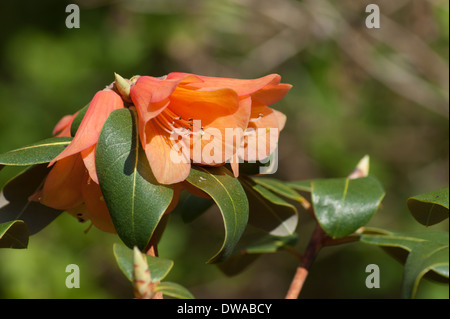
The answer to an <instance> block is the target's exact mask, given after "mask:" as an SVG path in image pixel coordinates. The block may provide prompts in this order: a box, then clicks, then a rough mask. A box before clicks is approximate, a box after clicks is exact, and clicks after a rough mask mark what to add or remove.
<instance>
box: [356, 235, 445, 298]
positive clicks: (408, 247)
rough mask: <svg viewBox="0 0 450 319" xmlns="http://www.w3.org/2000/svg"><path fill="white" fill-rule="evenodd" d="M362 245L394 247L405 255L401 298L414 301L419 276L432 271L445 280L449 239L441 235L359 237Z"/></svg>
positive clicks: (420, 277)
mask: <svg viewBox="0 0 450 319" xmlns="http://www.w3.org/2000/svg"><path fill="white" fill-rule="evenodd" d="M360 240H361V241H362V242H364V243H368V244H373V245H378V246H384V247H398V248H401V249H403V250H405V251H407V252H408V256H407V258H406V261H405V269H404V274H403V284H402V297H403V298H414V297H415V295H416V292H417V288H418V286H419V282H420V280H421V279H422V277H423V276H424V275H425V274H426V273H428V272H430V271H432V272H434V273H435V275H439V276H442V277H444V278H447V279H448V278H449V237H448V233H444V232H421V233H393V232H392V233H385V234H372V235H370V234H363V235H362V236H361V238H360Z"/></svg>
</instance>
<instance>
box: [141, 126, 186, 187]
mask: <svg viewBox="0 0 450 319" xmlns="http://www.w3.org/2000/svg"><path fill="white" fill-rule="evenodd" d="M141 136H142V134H141ZM142 139H143V140H142ZM141 141H142V144H143V147H144V150H145V154H146V156H147V159H148V162H149V164H150V167H151V169H152V172H153V175H155V178H156V180H157V181H158V182H159V183H161V184H174V183H178V182H182V181H184V180H185V179H186V177H187V176H188V175H189V171H190V169H191V164H190V159H189V155H188V154H186V152H189V150H188V148H187V147H186V145H185V144H184V142H183V140H180V141H174V140H171V139H170V136H169V133H167V132H165V131H164V130H162V129H161V127H159V126H158V124H157V123H155V121H149V122H148V123H147V125H146V127H145V135H144V137H143V138H142V137H141Z"/></svg>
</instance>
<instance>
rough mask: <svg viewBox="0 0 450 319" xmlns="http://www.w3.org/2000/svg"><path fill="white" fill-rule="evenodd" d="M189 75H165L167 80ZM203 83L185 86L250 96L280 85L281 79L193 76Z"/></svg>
mask: <svg viewBox="0 0 450 319" xmlns="http://www.w3.org/2000/svg"><path fill="white" fill-rule="evenodd" d="M189 75H193V74H189V73H179V72H174V73H170V74H168V75H167V79H180V78H183V77H187V76H189ZM195 76H196V77H197V78H199V79H201V80H202V81H203V82H191V83H189V84H187V85H188V86H189V87H191V88H195V89H201V88H208V87H213V88H230V89H232V90H234V91H235V92H236V93H237V94H238V95H239V96H244V95H250V94H252V93H254V92H256V91H258V90H260V89H262V88H264V87H265V86H267V85H277V84H278V83H280V80H281V77H280V75H278V74H269V75H266V76H263V77H261V78H258V79H231V78H219V77H210V76H202V75H195Z"/></svg>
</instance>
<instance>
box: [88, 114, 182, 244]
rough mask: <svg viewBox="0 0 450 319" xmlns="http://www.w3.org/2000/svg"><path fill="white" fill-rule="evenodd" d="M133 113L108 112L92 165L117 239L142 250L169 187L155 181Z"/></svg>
mask: <svg viewBox="0 0 450 319" xmlns="http://www.w3.org/2000/svg"><path fill="white" fill-rule="evenodd" d="M137 130H138V128H137V122H136V115H135V113H134V112H133V111H131V110H129V109H120V110H115V111H114V112H112V113H111V114H110V115H109V117H108V119H107V120H106V122H105V124H104V126H103V129H102V131H101V133H100V137H99V139H98V143H97V149H96V155H95V160H96V162H95V163H96V168H97V175H98V178H99V182H100V187H101V189H102V193H103V196H104V198H105V202H106V204H107V206H108V209H109V212H110V214H111V218H112V221H113V223H114V226H115V228H116V230H117V234H118V235H119V237H120V238H121V240H122V241H123V242H124V243H125V244H126V245H127V246H128V247H130V248H133V247H134V246H137V247H138V248H139V249H140V250H144V249H145V247H146V246H147V245H148V243H149V241H150V239H151V237H152V236H153V233H154V231H155V229H156V228H157V226H158V224H159V223H160V221H161V218H162V217H163V215H164V212H165V211H166V209H167V207H168V206H169V204H170V202H171V201H172V197H173V188H172V187H171V186H167V185H161V184H159V183H158V182H157V181H156V179H155V177H154V175H153V173H152V171H151V169H150V166H149V164H148V160H147V157H146V156H145V152H144V150H143V149H142V147H141V145H140V143H139V140H138V131H137Z"/></svg>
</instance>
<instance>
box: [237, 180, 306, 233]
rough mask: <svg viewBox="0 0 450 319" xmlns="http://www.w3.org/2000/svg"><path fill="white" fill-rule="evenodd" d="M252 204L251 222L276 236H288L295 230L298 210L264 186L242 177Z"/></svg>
mask: <svg viewBox="0 0 450 319" xmlns="http://www.w3.org/2000/svg"><path fill="white" fill-rule="evenodd" d="M241 182H242V185H243V186H244V189H245V192H246V194H247V198H248V201H249V205H250V217H249V224H250V225H252V226H255V227H258V228H260V229H262V230H264V231H266V232H267V233H270V234H271V235H274V236H288V235H291V234H293V233H294V232H295V230H296V228H297V224H298V212H297V209H296V208H295V206H293V205H291V204H290V203H288V202H286V201H285V200H283V199H282V198H280V197H279V196H277V195H275V194H274V193H272V192H271V191H270V190H268V189H266V188H265V187H264V186H262V185H259V184H256V183H253V182H252V181H251V180H248V179H241Z"/></svg>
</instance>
